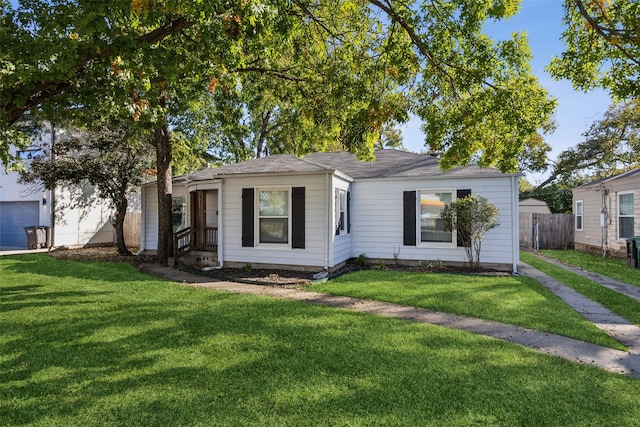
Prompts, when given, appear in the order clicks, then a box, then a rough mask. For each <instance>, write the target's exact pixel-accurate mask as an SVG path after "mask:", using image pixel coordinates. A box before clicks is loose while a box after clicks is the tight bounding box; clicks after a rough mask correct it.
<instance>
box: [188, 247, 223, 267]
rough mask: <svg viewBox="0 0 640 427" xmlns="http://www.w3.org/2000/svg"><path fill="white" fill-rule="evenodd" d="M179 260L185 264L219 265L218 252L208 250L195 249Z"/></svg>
mask: <svg viewBox="0 0 640 427" xmlns="http://www.w3.org/2000/svg"><path fill="white" fill-rule="evenodd" d="M178 262H179V263H181V264H184V265H201V266H203V267H217V266H218V253H217V252H207V251H193V252H190V253H188V254H186V255H183V256H181V257H180V258H179V259H178Z"/></svg>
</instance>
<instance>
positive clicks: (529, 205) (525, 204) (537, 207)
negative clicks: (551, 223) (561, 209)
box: [518, 197, 551, 214]
mask: <svg viewBox="0 0 640 427" xmlns="http://www.w3.org/2000/svg"><path fill="white" fill-rule="evenodd" d="M518 206H519V209H520V213H521V214H522V213H540V214H550V213H551V209H549V206H548V205H547V202H545V201H543V200H538V199H534V198H532V197H529V198H526V199H522V200H520V202H519V203H518Z"/></svg>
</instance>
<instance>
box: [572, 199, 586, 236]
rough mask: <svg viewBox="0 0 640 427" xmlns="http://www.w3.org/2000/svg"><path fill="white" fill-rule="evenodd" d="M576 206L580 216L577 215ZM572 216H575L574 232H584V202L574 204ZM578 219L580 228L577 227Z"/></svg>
mask: <svg viewBox="0 0 640 427" xmlns="http://www.w3.org/2000/svg"><path fill="white" fill-rule="evenodd" d="M578 205H580V211H581V212H580V214H579V215H578ZM574 209H575V212H574V215H575V224H574V226H575V229H576V231H583V230H584V200H576V203H575V205H574ZM578 217H580V227H578Z"/></svg>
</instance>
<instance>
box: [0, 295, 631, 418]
mask: <svg viewBox="0 0 640 427" xmlns="http://www.w3.org/2000/svg"><path fill="white" fill-rule="evenodd" d="M125 293H126V289H123V290H122V295H118V294H117V293H113V294H112V295H107V296H106V299H107V300H108V301H106V302H105V305H104V307H101V309H100V310H95V309H94V310H91V311H84V310H85V305H80V306H73V305H72V304H69V305H64V304H63V305H61V306H60V307H56V311H55V312H54V313H53V314H50V315H49V316H45V317H44V318H41V319H36V320H33V321H31V322H21V320H20V318H19V317H16V318H15V319H14V318H12V317H8V316H3V317H0V319H4V320H3V324H4V326H3V328H2V330H0V341H1V342H4V343H5V344H3V347H4V349H3V353H4V357H3V358H2V359H0V360H1V363H0V394H2V395H3V399H2V401H1V402H0V424H2V425H21V424H28V423H34V424H48V423H50V424H57V423H63V424H87V425H194V424H203V425H211V424H218V425H285V424H288V425H339V424H342V425H345V424H349V425H358V424H363V425H373V424H396V425H424V424H428V423H433V424H440V423H448V424H470V423H474V422H475V423H478V422H482V423H484V424H511V425H524V424H529V425H535V424H545V423H548V421H549V420H553V421H554V422H555V423H557V424H558V425H563V424H564V425H567V424H575V423H583V424H590V423H594V424H600V423H603V424H604V423H611V422H612V420H613V421H615V420H618V421H620V422H622V423H624V421H628V420H630V419H635V420H637V419H638V416H639V412H638V409H637V408H638V407H640V405H638V399H637V398H636V400H635V401H634V402H632V403H633V405H630V404H629V403H630V402H628V401H627V400H625V399H621V398H619V397H620V396H619V394H618V393H624V394H625V395H626V394H632V395H634V396H638V395H640V382H633V380H629V379H626V378H622V377H617V376H615V375H612V374H608V373H606V372H604V371H601V370H598V369H595V368H592V367H588V366H583V365H574V364H571V363H570V362H566V361H564V360H560V359H556V358H553V357H550V356H546V355H541V354H537V353H535V352H533V351H530V350H528V349H525V348H523V347H520V346H513V345H510V344H507V343H503V342H501V341H498V340H493V339H489V338H486V337H482V336H478V335H473V334H469V333H464V332H460V331H453V330H448V329H445V328H440V327H436V326H431V325H419V324H413V323H408V322H404V321H400V320H395V319H385V318H378V317H375V316H370V315H366V314H362V313H353V312H348V311H343V310H336V309H332V308H328V307H318V306H309V305H304V304H300V303H297V302H290V301H281V300H272V299H267V298H261V297H257V296H239V295H233V294H226V293H220V292H215V291H210V290H200V289H191V288H179V287H177V286H176V290H175V291H174V292H167V291H166V290H164V289H159V291H158V292H157V293H156V294H155V295H150V296H149V297H148V298H147V299H146V300H139V301H135V300H134V299H131V298H126V295H124V294H125ZM61 298H62V299H63V300H64V299H67V298H68V299H73V298H74V296H72V295H69V296H66V297H65V296H61ZM34 299H35V301H38V299H37V295H35V296H34ZM122 300H124V302H120V301H122ZM25 303H27V304H28V303H29V301H28V299H27V300H25ZM38 310H39V308H35V307H29V306H28V305H27V306H25V308H24V311H25V312H27V314H28V315H30V316H35V315H36V314H37V312H38ZM23 315H24V313H23ZM5 326H6V327H5ZM594 388H595V389H597V390H598V392H597V393H594ZM584 402H589V403H588V404H585V403H584Z"/></svg>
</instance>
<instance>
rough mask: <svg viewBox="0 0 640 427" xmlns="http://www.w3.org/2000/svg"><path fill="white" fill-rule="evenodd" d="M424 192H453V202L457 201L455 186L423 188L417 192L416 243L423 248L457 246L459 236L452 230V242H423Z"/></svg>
mask: <svg viewBox="0 0 640 427" xmlns="http://www.w3.org/2000/svg"><path fill="white" fill-rule="evenodd" d="M422 193H451V202H455V201H456V194H457V189H455V188H423V189H420V190H417V192H416V195H417V197H416V245H417V246H418V247H422V248H456V247H458V237H457V233H456V232H455V231H452V232H451V242H423V241H422V230H421V228H420V198H421V194H422Z"/></svg>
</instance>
